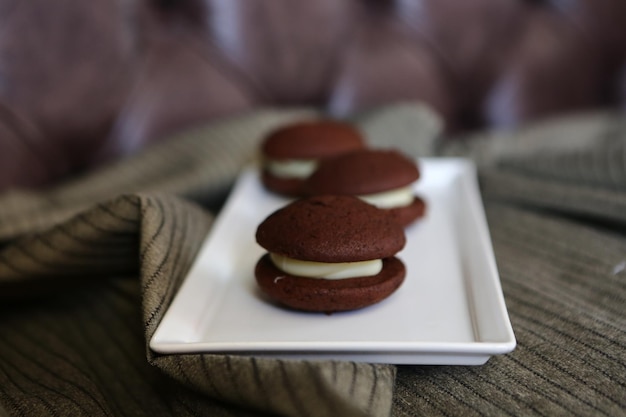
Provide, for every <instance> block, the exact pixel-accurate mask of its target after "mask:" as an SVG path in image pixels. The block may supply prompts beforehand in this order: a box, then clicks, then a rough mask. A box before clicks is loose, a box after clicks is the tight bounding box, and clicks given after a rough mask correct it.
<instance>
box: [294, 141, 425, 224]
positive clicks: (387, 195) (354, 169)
mask: <svg viewBox="0 0 626 417" xmlns="http://www.w3.org/2000/svg"><path fill="white" fill-rule="evenodd" d="M419 177H420V171H419V168H418V166H417V164H416V163H415V162H414V161H413V160H412V159H409V158H408V157H406V156H405V155H403V154H402V153H400V152H398V151H395V150H383V149H360V150H355V151H352V152H349V153H345V154H342V155H339V156H336V157H333V158H330V159H327V160H325V161H322V162H320V164H319V165H318V168H317V169H316V171H315V172H314V173H313V174H312V175H311V176H310V177H309V178H308V179H307V181H306V183H305V185H304V186H303V189H304V192H305V193H307V194H308V195H316V194H338V195H346V194H347V195H355V196H357V197H359V198H361V199H362V200H364V201H366V202H368V203H370V204H372V205H375V206H376V207H378V208H381V209H384V210H387V211H388V212H389V213H390V214H391V215H392V216H393V217H394V218H395V219H396V221H397V222H398V223H400V224H401V225H402V226H408V225H409V224H411V223H412V222H414V221H415V220H417V219H418V218H420V217H422V216H423V215H424V213H425V210H426V204H425V203H424V200H422V199H421V198H420V197H418V196H416V195H415V193H414V192H413V189H412V185H413V183H414V182H415V181H417V180H418V179H419Z"/></svg>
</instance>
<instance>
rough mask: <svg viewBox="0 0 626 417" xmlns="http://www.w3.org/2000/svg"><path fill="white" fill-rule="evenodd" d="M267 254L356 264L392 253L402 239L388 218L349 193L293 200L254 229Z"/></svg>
mask: <svg viewBox="0 0 626 417" xmlns="http://www.w3.org/2000/svg"><path fill="white" fill-rule="evenodd" d="M256 240H257V242H258V243H259V244H260V245H261V246H262V247H264V248H265V249H267V250H268V251H270V252H274V253H278V254H280V255H284V256H288V257H290V258H294V259H300V260H306V261H316V262H356V261H365V260H372V259H382V258H386V257H389V256H393V255H394V254H395V253H397V252H398V251H400V250H401V249H402V248H403V247H404V245H405V243H406V237H405V234H404V229H403V228H402V226H401V225H399V223H397V222H396V221H395V220H394V218H393V216H390V214H389V213H388V212H386V211H384V210H381V209H378V208H376V207H374V206H371V205H369V204H367V203H365V202H363V201H361V200H360V199H358V198H356V197H353V196H332V195H324V196H314V197H309V198H305V199H300V200H297V201H294V202H292V203H290V204H288V205H287V206H285V207H283V208H281V209H279V210H277V211H276V212H274V213H272V214H271V215H270V216H268V217H267V218H266V219H265V220H264V221H263V222H262V223H261V224H260V225H259V226H258V228H257V232H256Z"/></svg>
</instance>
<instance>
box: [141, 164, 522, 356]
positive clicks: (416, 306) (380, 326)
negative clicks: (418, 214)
mask: <svg viewBox="0 0 626 417" xmlns="http://www.w3.org/2000/svg"><path fill="white" fill-rule="evenodd" d="M418 163H419V166H420V168H421V172H422V177H421V178H420V180H419V181H417V182H416V184H415V191H416V193H417V194H419V195H420V196H421V197H422V198H424V200H425V201H426V204H427V214H426V216H425V218H424V219H422V220H421V221H419V222H418V223H415V224H413V225H412V226H409V227H408V228H407V229H406V233H407V244H406V246H405V248H404V249H403V250H402V251H401V252H400V253H399V254H398V257H399V258H400V259H402V260H403V261H404V263H405V265H406V268H407V277H406V279H405V281H404V283H403V284H402V286H401V287H400V288H399V289H398V290H397V291H396V292H395V293H394V294H392V295H391V296H390V297H389V298H387V299H386V300H383V301H382V302H381V303H379V304H376V305H373V306H370V307H367V308H364V309H361V310H357V311H352V312H343V313H334V314H331V315H327V314H317V313H303V312H295V311H290V310H286V309H282V308H279V307H277V306H275V305H273V304H272V303H270V302H268V301H267V300H266V299H265V298H264V296H263V295H262V294H261V293H260V291H259V290H258V289H257V287H256V283H255V280H254V267H255V264H256V262H257V260H258V259H259V258H260V257H261V255H262V254H263V253H264V252H265V251H264V250H263V248H261V247H260V246H258V244H257V243H256V242H255V238H254V235H255V232H256V228H257V226H258V225H259V223H261V222H262V221H263V219H265V217H267V216H268V215H269V214H270V213H272V212H273V211H274V210H276V209H278V208H279V207H282V206H283V205H284V204H286V203H287V202H288V201H289V200H287V199H284V198H281V197H277V196H275V195H273V194H271V193H268V192H267V191H266V190H265V189H264V188H263V187H262V185H261V183H260V182H259V177H258V175H257V171H256V170H255V168H254V167H251V168H248V169H247V170H245V171H244V172H242V174H241V175H240V177H239V179H238V181H237V183H236V184H235V187H234V189H233V192H232V194H231V195H230V197H229V199H228V201H227V203H226V205H225V206H224V208H223V210H222V211H221V213H220V215H219V216H218V218H217V219H216V222H215V224H214V226H213V228H212V229H211V232H210V233H209V235H208V237H207V239H206V241H205V243H204V245H203V247H202V248H201V249H200V252H199V254H198V257H197V259H196V261H195V263H194V265H193V266H192V268H191V270H190V271H189V274H188V276H187V278H186V279H185V282H184V283H183V285H182V286H181V288H180V291H179V292H178V294H177V295H176V297H175V299H174V300H173V302H172V304H171V306H170V308H169V309H168V311H167V312H166V314H165V316H164V317H163V320H162V321H161V323H160V324H159V327H158V328H157V330H156V332H155V334H154V336H153V337H152V340H151V341H150V347H151V348H152V349H153V350H154V351H156V352H159V353H191V352H212V353H229V354H245V355H256V356H266V357H277V358H293V359H296V358H297V359H302V358H305V359H338V360H352V361H365V362H383V363H395V364H457V365H479V364H483V363H485V362H486V361H487V360H488V359H489V358H490V356H492V355H495V354H503V353H507V352H510V351H512V350H513V349H514V348H515V336H514V335H513V330H512V328H511V323H510V321H509V317H508V314H507V310H506V306H505V303H504V298H503V296H502V290H501V287H500V279H499V276H498V271H497V268H496V264H495V260H494V256H493V249H492V246H491V240H490V237H489V232H488V229H487V223H486V219H485V214H484V209H483V206H482V202H481V200H480V197H479V191H478V185H477V180H476V169H475V167H474V165H473V164H472V163H471V162H469V161H467V160H462V159H436V158H433V159H420V160H418Z"/></svg>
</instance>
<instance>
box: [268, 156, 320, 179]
mask: <svg viewBox="0 0 626 417" xmlns="http://www.w3.org/2000/svg"><path fill="white" fill-rule="evenodd" d="M265 167H266V168H267V170H268V171H269V172H270V173H271V174H272V175H274V176H276V177H279V178H300V179H304V178H307V177H309V176H310V175H311V174H312V173H313V171H315V169H316V168H317V161H316V160H315V159H284V160H275V159H268V160H266V161H265Z"/></svg>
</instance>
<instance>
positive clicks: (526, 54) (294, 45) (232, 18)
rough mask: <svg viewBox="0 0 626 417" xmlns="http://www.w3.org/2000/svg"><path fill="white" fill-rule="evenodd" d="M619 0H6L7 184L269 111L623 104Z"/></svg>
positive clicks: (468, 114)
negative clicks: (411, 104)
mask: <svg viewBox="0 0 626 417" xmlns="http://www.w3.org/2000/svg"><path fill="white" fill-rule="evenodd" d="M624 27H626V2H624V1H623V0H550V1H548V0H546V1H530V0H526V1H524V0H471V1H469V0H468V1H457V0H395V1H393V0H377V1H375V0H348V1H340V2H338V1H334V0H318V1H315V2H306V1H293V0H274V1H271V2H268V1H266V2H262V1H250V0H178V1H176V0H160V1H156V0H153V1H148V0H114V1H108V0H107V1H105V0H94V1H90V2H88V3H85V2H81V1H79V0H65V1H63V2H49V1H46V0H30V1H28V2H18V1H10V0H0V28H1V29H0V132H2V133H1V136H0V173H1V174H2V175H0V189H5V188H7V187H10V186H38V185H45V184H50V183H52V182H54V181H57V180H59V179H61V178H62V177H64V176H67V175H72V174H74V173H76V172H78V171H79V170H84V169H89V168H90V167H92V166H94V165H95V164H97V163H99V162H101V161H105V160H110V159H112V158H115V157H118V156H120V155H124V154H128V153H132V152H134V151H136V150H138V149H140V148H142V147H143V146H144V145H146V144H147V143H149V142H152V141H155V140H159V139H162V138H164V137H167V136H168V135H170V134H172V133H175V132H177V131H180V130H183V129H185V128H187V127H191V126H194V125H198V124H201V123H203V122H206V121H210V120H214V119H216V118H222V117H225V116H229V115H234V114H239V113H242V112H245V111H248V110H250V109H253V108H258V107H262V106H273V107H276V106H280V107H285V106H315V107H320V108H323V109H326V110H328V111H329V112H330V114H332V115H335V116H348V115H351V114H354V113H355V112H357V111H361V110H364V109H368V108H372V107H376V106H378V105H382V104H386V103H390V102H394V101H421V102H425V103H427V104H428V105H430V106H431V107H432V108H433V109H434V110H436V111H437V112H438V113H439V114H441V116H442V118H443V120H444V121H445V126H446V129H447V131H448V132H459V131H467V130H472V129H478V128H485V127H505V128H506V127H513V126H518V125H520V124H521V123H524V122H527V121H530V120H536V119H540V118H545V117H548V116H554V115H560V114H563V113H566V112H573V111H586V110H590V109H597V108H606V107H613V108H618V107H622V106H623V103H624V101H625V97H624V96H625V87H624V76H625V74H626V72H625V70H624V68H625V64H624V62H625V57H626V52H625V51H626V30H624Z"/></svg>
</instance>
